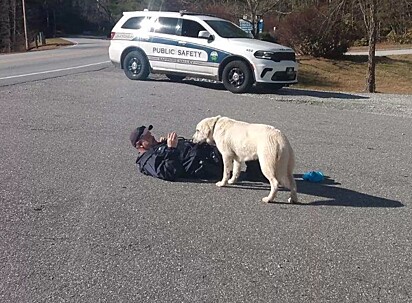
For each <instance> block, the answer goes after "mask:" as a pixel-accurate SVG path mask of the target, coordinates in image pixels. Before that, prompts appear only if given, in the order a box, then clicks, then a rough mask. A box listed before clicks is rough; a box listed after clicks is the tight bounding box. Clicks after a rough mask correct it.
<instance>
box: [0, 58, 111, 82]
mask: <svg viewBox="0 0 412 303" xmlns="http://www.w3.org/2000/svg"><path fill="white" fill-rule="evenodd" d="M109 62H110V61H102V62H97V63H92V64H86V65H80V66H73V67H66V68H59V69H52V70H46V71H43V72H36V73H30V74H23V75H16V76H8V77H2V78H0V80H5V79H12V78H20V77H27V76H34V75H41V74H48V73H55V72H61V71H65V70H71V69H77V68H83V67H88V66H93V65H100V64H104V63H109Z"/></svg>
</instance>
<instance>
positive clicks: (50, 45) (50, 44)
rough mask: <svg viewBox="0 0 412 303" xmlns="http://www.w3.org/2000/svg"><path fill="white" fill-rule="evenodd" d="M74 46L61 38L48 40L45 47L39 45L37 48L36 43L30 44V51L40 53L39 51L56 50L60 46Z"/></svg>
mask: <svg viewBox="0 0 412 303" xmlns="http://www.w3.org/2000/svg"><path fill="white" fill-rule="evenodd" d="M67 45H73V43H72V42H70V41H68V40H65V39H61V38H47V39H46V44H45V45H39V46H38V47H37V48H36V44H35V43H34V42H32V43H30V51H39V50H47V49H54V48H58V47H60V46H67Z"/></svg>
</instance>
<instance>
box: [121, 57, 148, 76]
mask: <svg viewBox="0 0 412 303" xmlns="http://www.w3.org/2000/svg"><path fill="white" fill-rule="evenodd" d="M123 69H124V73H125V74H126V76H127V78H129V79H131V80H145V79H146V78H147V77H148V76H149V73H150V67H149V62H148V61H147V59H146V57H145V56H144V55H143V54H142V53H141V52H139V51H131V52H130V53H128V54H127V55H126V57H125V58H124V61H123Z"/></svg>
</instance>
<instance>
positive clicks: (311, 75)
mask: <svg viewBox="0 0 412 303" xmlns="http://www.w3.org/2000/svg"><path fill="white" fill-rule="evenodd" d="M367 61H368V57H367V56H345V57H344V58H343V59H341V60H328V59H321V58H310V57H301V58H299V84H298V85H295V87H301V88H305V89H319V90H330V91H347V92H364V91H365V88H366V77H367V71H368V67H367ZM411 71H412V55H402V56H389V57H377V65H376V90H377V92H381V93H397V94H412V72H411Z"/></svg>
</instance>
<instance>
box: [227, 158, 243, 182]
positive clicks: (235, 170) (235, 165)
mask: <svg viewBox="0 0 412 303" xmlns="http://www.w3.org/2000/svg"><path fill="white" fill-rule="evenodd" d="M240 169H241V162H239V161H238V160H233V173H232V177H231V178H230V179H229V181H228V183H229V184H234V183H235V182H236V181H237V179H238V178H239V176H240Z"/></svg>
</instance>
